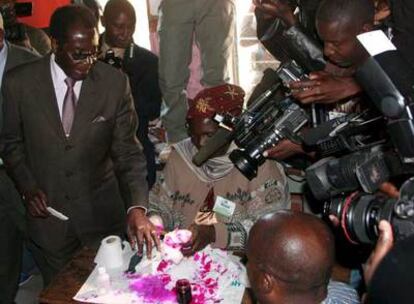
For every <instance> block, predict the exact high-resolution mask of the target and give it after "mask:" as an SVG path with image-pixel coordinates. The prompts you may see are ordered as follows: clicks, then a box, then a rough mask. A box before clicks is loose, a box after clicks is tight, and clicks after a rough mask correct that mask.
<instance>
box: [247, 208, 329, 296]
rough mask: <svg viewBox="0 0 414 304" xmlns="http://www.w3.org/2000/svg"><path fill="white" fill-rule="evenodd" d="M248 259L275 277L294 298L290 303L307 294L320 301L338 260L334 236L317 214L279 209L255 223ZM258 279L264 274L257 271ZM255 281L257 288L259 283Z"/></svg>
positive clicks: (249, 243) (278, 283) (250, 238)
mask: <svg viewBox="0 0 414 304" xmlns="http://www.w3.org/2000/svg"><path fill="white" fill-rule="evenodd" d="M248 259H249V264H250V263H252V264H253V263H254V264H255V265H254V267H253V268H256V271H258V272H262V273H267V275H268V276H270V277H272V280H273V282H274V283H275V285H277V286H278V288H277V289H278V290H279V291H281V292H280V293H281V294H283V297H284V298H283V299H284V300H285V301H286V299H287V298H290V300H289V303H294V300H292V299H293V298H295V297H296V296H297V298H298V303H300V301H303V298H304V297H305V298H306V297H307V298H314V299H315V303H316V302H317V301H322V300H323V299H324V298H325V297H326V287H327V284H328V282H329V279H330V276H331V272H332V267H333V263H334V238H333V235H332V233H331V231H330V230H329V228H328V227H327V226H326V224H325V223H324V222H322V221H321V220H320V219H318V218H317V217H315V216H312V215H309V214H304V213H298V212H292V211H288V210H286V211H279V212H277V213H272V214H269V215H266V216H264V217H262V218H261V219H260V220H259V221H257V223H256V224H255V225H254V226H253V228H252V230H251V231H250V235H249V241H248ZM256 279H259V280H260V275H258V276H257V274H256ZM253 280H254V279H253ZM251 281H252V280H251ZM251 283H252V286H253V288H254V285H256V284H255V283H254V282H251ZM262 285H263V284H262ZM273 292H274V290H273ZM270 294H272V291H271V290H269V295H270ZM259 298H260V296H259ZM260 300H261V301H262V302H264V303H266V301H264V300H263V299H259V301H260ZM279 300H280V299H279ZM269 303H270V302H269Z"/></svg>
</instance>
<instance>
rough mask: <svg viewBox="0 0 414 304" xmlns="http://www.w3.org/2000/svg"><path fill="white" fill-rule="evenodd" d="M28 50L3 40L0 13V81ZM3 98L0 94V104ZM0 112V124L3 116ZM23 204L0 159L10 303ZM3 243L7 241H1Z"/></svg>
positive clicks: (2, 297) (3, 283)
mask: <svg viewBox="0 0 414 304" xmlns="http://www.w3.org/2000/svg"><path fill="white" fill-rule="evenodd" d="M37 58H38V57H37V55H35V54H33V53H32V52H30V51H28V50H26V49H24V48H21V47H18V46H14V45H11V44H9V43H7V42H6V41H5V38H4V28H3V18H2V17H1V15H0V83H1V82H2V79H3V75H4V74H5V73H6V72H7V71H9V70H11V69H12V68H14V67H16V66H18V65H21V64H24V63H27V62H30V61H34V60H36V59H37ZM2 105H3V98H2V95H0V108H1V107H2ZM1 114H2V113H1V112H0V127H1V125H2V122H3V116H2V115H1ZM24 223H25V221H24V207H23V204H22V202H21V198H20V196H19V193H18V192H17V190H16V188H15V187H14V185H13V182H12V181H11V180H10V178H9V177H8V176H7V174H6V170H5V169H4V166H3V161H2V160H1V159H0V242H1V244H3V245H2V246H0V303H12V302H13V300H14V296H15V294H16V290H17V282H18V279H19V273H20V266H21V259H22V243H23V235H24V232H25V224H24ZM5 244H7V245H5Z"/></svg>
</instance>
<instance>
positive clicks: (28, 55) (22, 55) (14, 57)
mask: <svg viewBox="0 0 414 304" xmlns="http://www.w3.org/2000/svg"><path fill="white" fill-rule="evenodd" d="M8 48H9V49H8V54H7V60H10V63H11V64H12V65H11V66H10V68H13V67H14V66H17V65H20V64H24V63H29V62H32V61H35V60H39V59H40V58H41V57H40V56H39V55H37V54H36V53H34V52H32V51H30V50H28V49H26V48H24V47H21V46H18V45H13V44H9V46H8Z"/></svg>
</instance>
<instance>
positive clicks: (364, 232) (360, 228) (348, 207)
mask: <svg viewBox="0 0 414 304" xmlns="http://www.w3.org/2000/svg"><path fill="white" fill-rule="evenodd" d="M395 203H396V201H395V200H392V199H387V198H384V197H380V196H375V195H369V194H364V195H359V194H356V193H353V194H351V195H349V196H347V197H345V198H343V197H341V198H335V199H333V200H332V201H331V202H330V203H326V204H325V210H324V213H325V214H326V215H329V214H332V215H335V216H336V217H337V218H338V219H339V221H340V226H341V228H342V230H343V232H344V235H345V237H346V238H347V240H348V241H349V242H351V243H354V244H356V243H364V244H372V243H375V241H376V240H377V238H378V228H377V227H378V223H379V222H380V220H382V219H385V220H387V221H389V222H391V220H392V215H393V210H394V205H395Z"/></svg>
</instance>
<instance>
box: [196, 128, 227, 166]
mask: <svg viewBox="0 0 414 304" xmlns="http://www.w3.org/2000/svg"><path fill="white" fill-rule="evenodd" d="M232 134H233V132H231V131H229V130H227V129H224V128H219V129H218V130H217V132H216V133H214V135H213V136H212V137H211V138H209V139H208V140H207V142H206V144H205V145H204V146H202V147H201V148H200V150H198V152H197V153H196V154H195V155H194V157H193V163H194V164H195V165H196V166H198V167H200V166H201V165H202V164H204V163H205V162H206V161H207V160H208V159H210V158H211V156H213V154H214V153H215V152H216V151H217V150H219V149H221V148H222V147H224V146H225V145H227V144H229V143H230V142H231V141H232V140H233V138H232V137H233V136H232Z"/></svg>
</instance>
